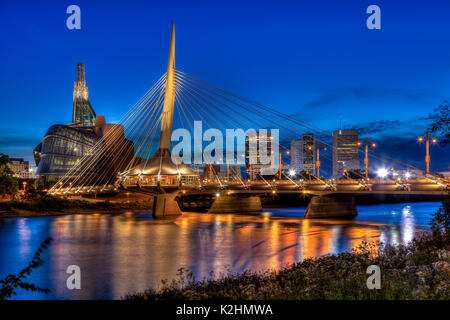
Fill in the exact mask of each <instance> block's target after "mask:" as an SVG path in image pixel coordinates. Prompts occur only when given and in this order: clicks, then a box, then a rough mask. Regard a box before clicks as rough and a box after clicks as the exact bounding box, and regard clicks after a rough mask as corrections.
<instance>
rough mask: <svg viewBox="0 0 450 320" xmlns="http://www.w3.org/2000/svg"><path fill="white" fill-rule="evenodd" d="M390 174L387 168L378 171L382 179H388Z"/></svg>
mask: <svg viewBox="0 0 450 320" xmlns="http://www.w3.org/2000/svg"><path fill="white" fill-rule="evenodd" d="M388 173H389V171H388V170H387V169H386V168H381V169H378V171H377V175H378V176H379V177H380V178H386V177H387V175H388Z"/></svg>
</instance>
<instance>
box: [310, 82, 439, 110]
mask: <svg viewBox="0 0 450 320" xmlns="http://www.w3.org/2000/svg"><path fill="white" fill-rule="evenodd" d="M430 98H433V99H436V98H439V99H440V100H442V99H444V97H438V96H436V95H433V94H429V93H416V92H413V91H411V90H408V89H400V88H370V87H337V88H327V89H323V90H321V92H320V94H319V96H318V97H317V98H315V99H313V100H311V101H309V102H306V103H305V104H304V105H303V107H302V109H310V108H319V107H329V106H330V105H333V104H335V103H338V102H341V101H344V100H346V99H358V100H373V99H402V100H405V101H407V102H411V103H414V104H418V103H420V102H421V101H426V100H428V99H430Z"/></svg>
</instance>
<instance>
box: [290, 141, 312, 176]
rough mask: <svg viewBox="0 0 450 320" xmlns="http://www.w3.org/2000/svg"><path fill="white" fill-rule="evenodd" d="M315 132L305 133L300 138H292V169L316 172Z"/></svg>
mask: <svg viewBox="0 0 450 320" xmlns="http://www.w3.org/2000/svg"><path fill="white" fill-rule="evenodd" d="M314 146H315V139H314V135H313V134H308V133H305V134H303V135H302V138H301V139H300V140H291V169H293V170H295V171H297V172H300V171H308V172H314V169H315V165H316V149H315V147H314Z"/></svg>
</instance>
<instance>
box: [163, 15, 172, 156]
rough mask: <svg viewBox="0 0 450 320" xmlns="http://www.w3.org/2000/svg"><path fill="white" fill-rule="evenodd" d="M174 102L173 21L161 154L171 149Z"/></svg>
mask: <svg viewBox="0 0 450 320" xmlns="http://www.w3.org/2000/svg"><path fill="white" fill-rule="evenodd" d="M174 104H175V22H172V34H171V37H170V49H169V61H168V63H167V74H166V84H165V93H164V106H163V110H162V118H161V137H160V140H159V149H160V151H161V154H164V153H166V152H169V151H170V136H171V135H172V120H173V109H174ZM166 150H167V151H166Z"/></svg>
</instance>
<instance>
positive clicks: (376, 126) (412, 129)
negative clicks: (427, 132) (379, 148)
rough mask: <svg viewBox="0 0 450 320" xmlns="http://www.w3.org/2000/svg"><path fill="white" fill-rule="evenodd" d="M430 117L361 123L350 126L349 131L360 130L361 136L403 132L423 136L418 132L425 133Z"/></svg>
mask: <svg viewBox="0 0 450 320" xmlns="http://www.w3.org/2000/svg"><path fill="white" fill-rule="evenodd" d="M428 121H429V118H428V117H419V118H415V119H411V120H406V121H400V120H379V121H371V122H366V123H360V124H356V125H353V126H350V127H349V128H348V129H352V130H358V132H359V134H360V135H373V134H378V133H385V132H386V131H388V130H390V131H391V132H392V131H403V132H404V133H405V134H407V133H416V134H419V135H420V134H422V133H421V132H418V131H423V130H422V129H425V128H426V127H427V125H428Z"/></svg>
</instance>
